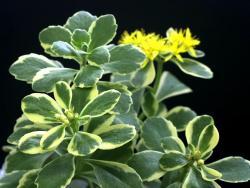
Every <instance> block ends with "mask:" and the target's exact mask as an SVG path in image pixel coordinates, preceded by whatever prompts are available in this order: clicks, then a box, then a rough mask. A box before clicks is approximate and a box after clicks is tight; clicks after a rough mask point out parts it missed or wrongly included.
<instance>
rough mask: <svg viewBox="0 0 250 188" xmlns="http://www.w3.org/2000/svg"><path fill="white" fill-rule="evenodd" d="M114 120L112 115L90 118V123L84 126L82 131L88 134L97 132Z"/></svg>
mask: <svg viewBox="0 0 250 188" xmlns="http://www.w3.org/2000/svg"><path fill="white" fill-rule="evenodd" d="M114 118H115V115H114V114H104V115H103V116H99V117H95V118H91V120H90V122H89V123H88V124H87V125H85V126H84V131H86V132H89V133H94V132H98V130H102V129H103V128H106V127H109V126H110V125H111V124H112V122H113V121H114Z"/></svg>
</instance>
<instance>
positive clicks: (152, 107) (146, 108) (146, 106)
mask: <svg viewBox="0 0 250 188" xmlns="http://www.w3.org/2000/svg"><path fill="white" fill-rule="evenodd" d="M141 107H142V110H143V113H144V114H145V115H146V116H147V117H151V116H154V115H155V114H156V113H157V111H158V108H159V103H158V101H157V100H156V97H155V95H154V94H153V93H152V92H151V90H149V89H148V90H147V91H146V92H145V93H144V97H143V98H142V104H141Z"/></svg>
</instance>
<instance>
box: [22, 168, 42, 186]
mask: <svg viewBox="0 0 250 188" xmlns="http://www.w3.org/2000/svg"><path fill="white" fill-rule="evenodd" d="M39 171H40V169H34V170H30V171H28V172H26V173H25V174H24V175H23V176H22V177H21V178H20V180H19V184H18V186H17V188H36V185H35V180H36V178H37V175H38V173H39Z"/></svg>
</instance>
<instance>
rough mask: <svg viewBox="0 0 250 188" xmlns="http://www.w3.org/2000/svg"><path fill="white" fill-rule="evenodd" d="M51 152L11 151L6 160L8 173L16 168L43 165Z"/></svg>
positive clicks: (25, 168)
mask: <svg viewBox="0 0 250 188" xmlns="http://www.w3.org/2000/svg"><path fill="white" fill-rule="evenodd" d="M50 155H51V153H43V154H33V155H29V154H25V153H21V152H20V151H14V152H11V153H10V154H9V155H8V156H7V157H6V160H5V164H4V166H5V170H6V172H7V173H9V172H12V171H15V170H32V169H38V168H40V167H42V165H43V164H44V162H45V161H46V160H47V158H48V157H49V156H50Z"/></svg>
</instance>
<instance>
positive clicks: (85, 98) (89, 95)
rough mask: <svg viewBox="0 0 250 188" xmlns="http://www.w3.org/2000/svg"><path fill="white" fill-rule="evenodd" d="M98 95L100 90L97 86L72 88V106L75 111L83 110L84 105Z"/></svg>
mask: <svg viewBox="0 0 250 188" xmlns="http://www.w3.org/2000/svg"><path fill="white" fill-rule="evenodd" d="M97 96H98V90H97V88H96V86H94V87H89V88H79V87H73V88H72V101H71V106H72V108H73V110H74V112H76V113H79V114H80V112H81V111H82V109H83V107H84V106H85V105H86V104H87V103H88V102H89V101H91V100H93V99H94V98H95V97H97Z"/></svg>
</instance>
